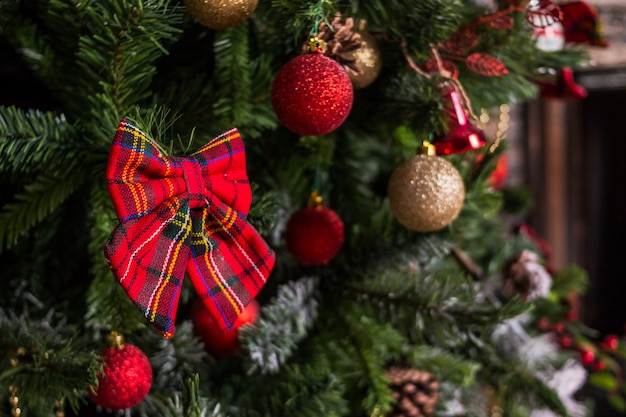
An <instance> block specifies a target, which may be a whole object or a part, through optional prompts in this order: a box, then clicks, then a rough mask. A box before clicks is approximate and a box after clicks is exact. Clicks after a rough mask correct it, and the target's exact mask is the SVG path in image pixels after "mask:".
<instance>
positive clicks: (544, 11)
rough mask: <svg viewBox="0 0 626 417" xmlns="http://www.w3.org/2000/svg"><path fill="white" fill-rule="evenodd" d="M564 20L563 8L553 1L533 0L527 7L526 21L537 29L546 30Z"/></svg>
mask: <svg viewBox="0 0 626 417" xmlns="http://www.w3.org/2000/svg"><path fill="white" fill-rule="evenodd" d="M562 18H563V12H562V11H561V8H560V7H559V6H557V5H556V4H554V3H553V2H552V1H551V0H531V1H530V2H529V3H528V6H527V7H526V20H528V23H530V24H531V25H532V26H533V27H536V28H545V27H546V26H550V25H551V24H553V23H554V22H560V21H561V19H562Z"/></svg>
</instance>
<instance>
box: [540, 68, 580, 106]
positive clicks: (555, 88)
mask: <svg viewBox="0 0 626 417" xmlns="http://www.w3.org/2000/svg"><path fill="white" fill-rule="evenodd" d="M539 86H540V89H541V92H540V95H541V97H543V98H547V99H570V100H582V99H583V98H585V97H587V90H585V88H584V87H582V86H580V85H578V84H576V81H575V80H574V72H573V71H572V69H571V68H563V69H562V70H561V71H560V72H559V74H558V76H557V79H556V82H555V83H553V84H547V83H541V84H539Z"/></svg>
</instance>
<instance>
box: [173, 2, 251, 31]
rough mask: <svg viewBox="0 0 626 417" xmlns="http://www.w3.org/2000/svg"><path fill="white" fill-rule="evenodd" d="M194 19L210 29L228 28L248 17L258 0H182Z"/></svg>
mask: <svg viewBox="0 0 626 417" xmlns="http://www.w3.org/2000/svg"><path fill="white" fill-rule="evenodd" d="M184 3H185V7H187V12H188V13H189V14H190V15H191V16H192V17H193V18H194V20H195V21H196V22H198V23H200V24H201V25H203V26H206V27H208V28H210V29H218V30H221V29H228V28H232V27H235V26H237V25H238V24H240V23H241V22H243V21H244V20H246V19H247V18H249V17H250V16H251V15H252V13H253V12H254V10H255V9H256V6H257V4H258V0H184Z"/></svg>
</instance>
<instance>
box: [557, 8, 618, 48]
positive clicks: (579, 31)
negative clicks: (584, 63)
mask: <svg viewBox="0 0 626 417" xmlns="http://www.w3.org/2000/svg"><path fill="white" fill-rule="evenodd" d="M561 10H562V11H563V19H562V23H563V28H564V29H565V41H566V42H571V43H586V44H589V45H593V46H602V47H606V46H608V45H609V42H608V41H607V40H606V39H605V38H604V36H603V34H602V24H601V21H600V16H599V14H598V11H597V10H596V9H595V8H594V7H593V6H590V5H589V4H587V3H585V2H583V1H572V2H568V3H565V4H562V5H561Z"/></svg>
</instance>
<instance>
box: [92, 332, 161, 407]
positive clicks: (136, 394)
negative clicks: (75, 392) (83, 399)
mask: <svg viewBox="0 0 626 417" xmlns="http://www.w3.org/2000/svg"><path fill="white" fill-rule="evenodd" d="M102 360H103V361H104V369H103V371H102V373H100V375H98V388H97V389H96V390H95V392H93V391H91V390H89V396H90V397H91V399H92V401H93V402H94V403H96V404H97V405H99V406H100V407H102V408H106V409H110V410H123V409H125V408H130V407H134V406H136V405H137V404H139V403H140V402H141V401H142V400H143V399H144V398H145V396H146V395H148V392H149V391H150V387H151V386H152V367H151V366H150V362H149V361H148V358H147V357H146V355H145V354H144V353H143V352H142V351H141V349H139V348H138V347H136V346H133V345H129V344H124V343H123V342H122V344H121V346H113V347H109V348H107V349H105V350H104V352H103V353H102Z"/></svg>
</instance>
